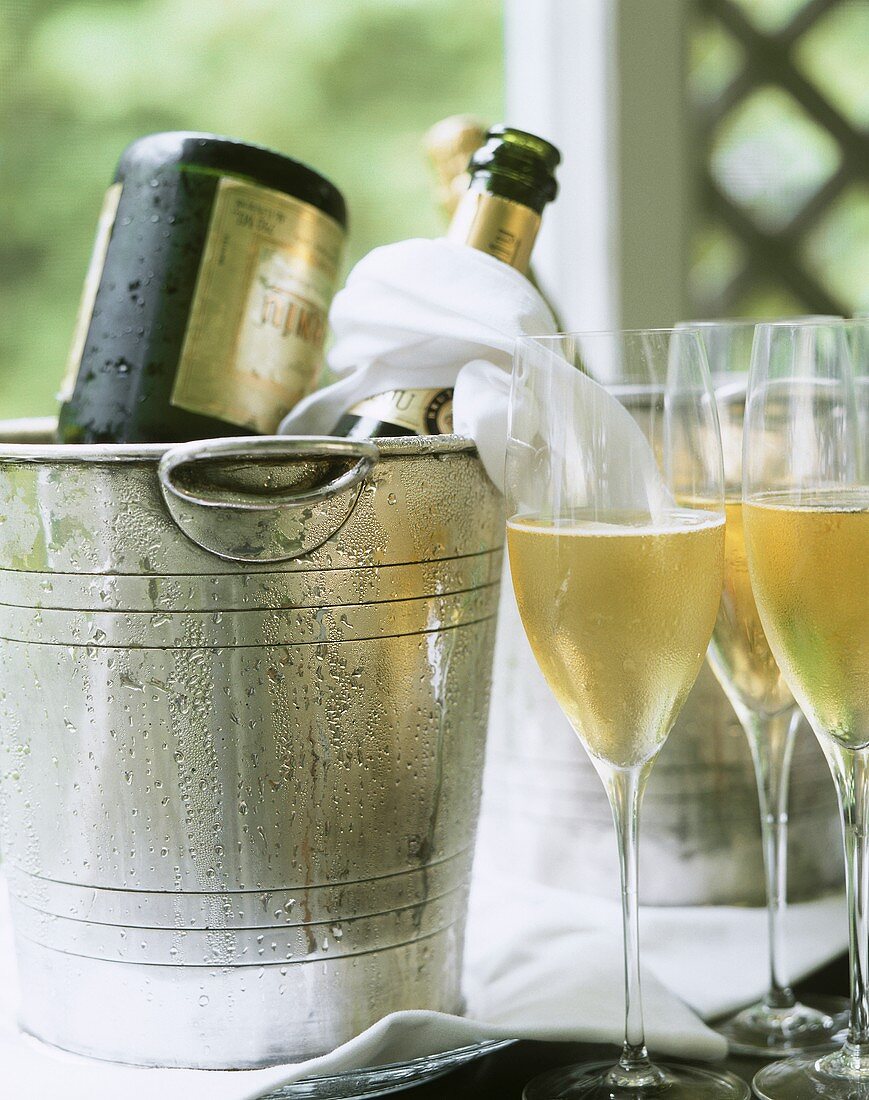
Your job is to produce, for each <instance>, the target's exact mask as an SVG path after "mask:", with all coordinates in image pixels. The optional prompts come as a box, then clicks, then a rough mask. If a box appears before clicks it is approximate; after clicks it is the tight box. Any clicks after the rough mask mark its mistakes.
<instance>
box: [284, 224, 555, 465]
mask: <svg viewBox="0 0 869 1100" xmlns="http://www.w3.org/2000/svg"><path fill="white" fill-rule="evenodd" d="M329 324H330V326H331V329H332V334H333V336H334V343H333V345H332V348H331V350H330V352H329V355H328V362H329V368H330V370H331V372H332V373H333V374H335V375H338V376H339V381H338V382H336V383H335V384H334V385H331V386H328V387H326V388H325V389H322V390H318V391H317V392H316V393H313V394H311V395H310V396H309V397H307V398H306V399H305V400H304V401H300V402H299V404H298V405H296V407H295V408H294V409H293V410H292V411H291V412H290V413H289V415H288V416H286V417H285V419H284V420H283V422H282V424H281V426H280V429H279V430H280V431H281V432H283V433H285V434H301V435H318V434H322V433H329V432H331V430H332V429H333V428H334V426H335V424H336V422H337V421H338V419H339V418H340V416H341V414H342V413H344V412H346V411H347V409H348V408H350V407H351V406H352V405H354V404H355V403H356V402H357V401H359V400H361V399H362V398H363V397H370V396H371V395H372V394H376V393H383V392H385V391H387V390H391V389H402V388H404V389H406V388H408V387H412V386H417V387H420V388H423V389H432V388H434V387H448V386H454V385H455V384H456V378H457V376H458V373H459V371H460V369H461V368H462V367H464V366H465V365H466V364H468V363H474V362H478V361H480V362H481V365H482V364H486V363H487V364H490V365H491V366H493V367H495V368H498V370H499V371H500V372H504V374H499V375H495V376H494V377H495V378H496V379H499V380H500V379H502V378H503V377H506V378H507V388H508V390H509V371H510V366H511V362H512V357H513V343H514V340H515V338H516V337H517V336H518V335H520V334H522V333H526V334H528V335H533V336H543V335H546V334H549V333H552V332H554V331H555V320H554V319H553V317H552V314H551V312H550V310H549V308H548V306H547V305H546V303H545V302H544V300H543V298H541V296H540V294H539V293H538V292H537V290H535V288H534V287H533V286H532V285H531V283H529V281H528V280H527V279H526V278H525V277H524V275H521V274H520V273H519V272H518V271H515V270H514V269H513V268H512V267H510V266H509V265H508V264H505V263H502V262H501V261H500V260H496V259H495V258H494V257H493V256H489V255H487V254H486V253H485V252H480V251H478V250H477V249H474V248H468V247H467V246H466V245H462V244H457V243H455V242H453V241H447V240H445V239H443V238H440V239H438V240H423V239H419V240H410V241H399V242H398V243H397V244H390V245H384V246H383V247H382V248H375V249H374V251H373V252H369V254H368V255H367V256H366V257H365V258H364V259H362V260H360V262H359V263H358V264H357V265H356V267H355V268H354V269H353V270H352V271H351V272H350V275H349V277H348V279H347V284H346V286H345V287H344V289H343V290H341V291H340V292H339V293H338V294H337V295H336V296H335V300H334V302H333V303H332V309H331V311H330V313H329ZM487 377H488V376H487ZM502 392H503V390H502ZM496 403H497V402H496ZM465 405H466V402H464V401H463V400H462V395H461V392H459V393H458V394H457V395H456V401H455V405H454V416H456V415H457V416H458V418H459V419H458V422H457V424H456V430H457V431H461V432H462V433H463V434H471V436H472V438H474V439H477V434H474V433H473V432H468V430H467V429H468V428H469V424H468V423H466V422H465V421H463V420H462V415H463V412H464V411H467V415H468V417H473V415H474V412H473V408H472V407H468V408H467V410H465ZM501 409H502V412H503V415H504V416H505V417H506V402H505V401H504V402H501ZM486 411H487V412H488V411H489V410H488V409H487V410H486ZM504 423H505V424H506V420H505V421H504ZM505 435H506V433H505V432H501V438H502V440H503V438H504V437H505ZM503 454H504V452H503V443H502V448H501V466H503ZM496 466H497V463H496ZM497 476H498V477H499V478H500V473H499V472H498V475H497Z"/></svg>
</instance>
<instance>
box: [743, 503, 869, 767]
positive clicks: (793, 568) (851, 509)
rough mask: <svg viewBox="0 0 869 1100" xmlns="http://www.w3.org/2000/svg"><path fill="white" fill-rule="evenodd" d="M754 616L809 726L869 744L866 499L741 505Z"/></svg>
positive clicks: (852, 744) (851, 743)
mask: <svg viewBox="0 0 869 1100" xmlns="http://www.w3.org/2000/svg"><path fill="white" fill-rule="evenodd" d="M744 516H745V531H746V543H747V549H748V555H749V559H750V560H751V566H752V581H753V584H754V592H755V596H756V597H757V602H758V606H759V608H760V614H761V617H762V619H763V623H764V626H765V628H766V633H767V637H768V638H769V640H770V645H771V647H772V650H773V652H774V653H775V654H776V656H777V658H778V663H779V665H780V666H781V669H782V672H783V673H784V675H785V677H786V679H787V681H788V684H789V685H790V687H791V689H792V691H793V693H794V695H795V696H796V698H797V700H798V702H799V704H800V706H801V707H802V709H803V710H804V711H805V713H806V714H807V715H808V716H809V717H810V718H811V719H812V721H813V725H815V726H816V728H819V729H821V730H824V731H826V732H827V733H828V734H829V735H830V736H831V737H834V738H836V740H837V741H839V742H841V744H843V745H844V746H846V747H847V748H851V749H857V748H862V747H864V746H866V745H869V491H867V490H865V489H860V490H830V491H827V492H822V493H815V494H813V495H812V496H811V497H807V496H805V495H803V496H801V497H797V496H794V495H792V494H788V493H769V494H765V495H764V496H763V497H762V498H760V499H759V500H756V501H752V502H751V503H748V504H745V505H744Z"/></svg>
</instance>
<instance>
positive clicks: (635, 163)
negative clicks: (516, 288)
mask: <svg viewBox="0 0 869 1100" xmlns="http://www.w3.org/2000/svg"><path fill="white" fill-rule="evenodd" d="M689 16H690V2H689V0H505V20H506V72H507V114H506V118H507V120H508V121H509V122H510V124H511V125H514V126H519V127H523V128H525V129H528V130H531V131H532V132H535V133H540V134H541V135H542V136H544V137H548V138H550V139H551V140H552V141H554V142H555V143H556V144H557V145H558V146H559V148H560V149H561V151H562V153H563V155H564V164H563V167H562V168H561V169H560V172H559V176H560V180H561V193H560V196H559V199H558V201H557V202H556V204H555V205H554V206H553V207H552V208H551V209H550V210H548V211H547V213H546V217H545V219H544V229H543V233H542V235H541V240H540V243H539V245H538V246H537V249H535V268H536V269H537V271H538V274H539V276H540V279H541V282H542V284H543V285H544V287H545V289H546V290H547V293H549V294H550V295H551V297H552V299H553V301H554V302H555V304H556V306H557V307H558V310H559V312H560V314H561V317H562V320H563V321H564V323H565V324H566V325H568V326H570V327H573V328H618V327H629V328H636V327H645V326H649V325H669V324H672V323H673V322H675V321H677V320H680V319H684V318H685V317H686V316H688V315H689V313H690V307H689V304H688V265H689V259H690V233H691V227H692V223H693V206H694V203H693V192H694V186H693V180H692V168H691V156H690V140H691V135H690V126H689V120H688V117H687V103H686V98H687V93H686V81H685V70H686V48H687V27H688V20H689Z"/></svg>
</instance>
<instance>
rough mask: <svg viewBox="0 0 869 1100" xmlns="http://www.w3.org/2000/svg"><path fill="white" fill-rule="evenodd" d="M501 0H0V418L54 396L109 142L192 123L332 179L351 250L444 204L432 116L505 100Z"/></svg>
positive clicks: (421, 221) (425, 229)
mask: <svg viewBox="0 0 869 1100" xmlns="http://www.w3.org/2000/svg"><path fill="white" fill-rule="evenodd" d="M502 20H503V13H502V0H475V2H474V3H473V4H472V5H468V3H467V0H352V3H351V2H350V0H315V2H312V3H289V2H288V0H221V2H217V3H216V2H215V0H99V2H96V0H0V417H12V416H37V415H46V414H48V413H51V412H52V411H53V410H54V408H55V399H54V394H55V391H56V389H57V385H58V383H59V381H60V376H61V373H62V370H63V364H64V360H65V358H66V352H67V345H68V342H69V339H70V334H71V332H72V327H73V320H74V317H75V311H76V307H77V304H78V298H79V294H80V292H81V285H82V280H83V278H84V272H85V269H86V266H87V261H88V257H89V255H90V249H91V245H92V241H93V234H94V230H95V226H96V219H97V214H98V212H99V209H100V204H101V201H102V194H103V191H104V190H105V188H106V187H107V185H108V184H109V183H110V181H111V178H112V174H113V172H114V168H115V164H116V161H117V159H118V156H119V154H120V152H121V150H122V149H123V148H124V146H125V145H126V144H127V143H128V142H130V141H132V140H133V139H134V138H136V137H138V136H140V135H141V134H145V133H150V132H153V131H156V130H176V129H180V130H206V131H212V132H215V133H219V134H229V135H231V136H233V137H238V138H241V139H242V140H245V141H252V142H258V143H261V144H264V145H268V146H272V147H273V148H275V149H278V150H280V151H282V152H285V153H287V154H288V155H290V156H293V157H296V158H297V159H299V160H302V161H306V162H308V163H309V164H311V165H312V166H313V167H314V168H316V169H318V170H319V171H321V172H322V173H323V174H324V175H326V176H328V177H329V178H330V179H331V180H332V181H333V182H334V183H336V184H337V185H338V186H339V187H340V188H341V189H342V191H343V192H344V195H345V197H346V199H347V202H348V206H349V210H350V245H349V254H348V256H347V266H349V264H350V263H352V262H353V261H355V260H356V259H358V258H359V257H360V256H361V255H363V254H364V253H365V252H367V251H368V250H369V249H371V248H373V247H374V246H375V245H377V244H382V243H385V242H387V241H392V240H397V239H400V238H402V237H410V236H434V235H436V234H438V233H439V232H441V229H442V222H441V219H440V215H439V212H438V210H437V208H436V203H435V198H434V184H433V181H432V179H431V176H430V173H429V169H428V165H427V164H426V162H425V157H424V153H423V151H422V144H421V139H422V135H423V133H424V132H425V130H426V129H427V128H428V127H429V126H431V125H432V124H433V123H434V122H436V121H437V120H438V119H440V118H442V117H444V116H446V115H449V114H455V113H460V112H470V113H473V114H475V115H479V116H480V117H481V118H482V119H484V120H486V121H489V120H492V121H494V120H498V119H500V117H501V114H502V111H503V32H502Z"/></svg>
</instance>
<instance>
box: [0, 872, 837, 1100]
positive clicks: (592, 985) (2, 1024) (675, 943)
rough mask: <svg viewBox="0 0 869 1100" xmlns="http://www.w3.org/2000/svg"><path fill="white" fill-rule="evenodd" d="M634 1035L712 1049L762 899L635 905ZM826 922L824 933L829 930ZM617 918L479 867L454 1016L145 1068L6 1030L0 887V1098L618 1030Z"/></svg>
mask: <svg viewBox="0 0 869 1100" xmlns="http://www.w3.org/2000/svg"><path fill="white" fill-rule="evenodd" d="M640 920H641V942H642V949H643V959H644V964H645V968H646V969H645V971H644V978H643V981H644V990H643V993H644V1003H645V1016H646V1031H647V1037H648V1040H649V1045H650V1047H651V1049H652V1050H653V1052H656V1053H662V1054H671V1055H677V1056H678V1055H681V1056H685V1057H692V1058H716V1057H720V1056H722V1055H723V1054H724V1041H723V1040H722V1039H721V1038H720V1037H719V1036H718V1035H716V1034H715V1033H714V1032H712V1031H711V1030H709V1029H708V1028H707V1027H706V1026H705V1025H704V1024H703V1023H702V1021H701V1019H700V1017H699V1016H698V1015H697V1014H695V1011H693V1010H692V1007H689V1006H693V1009H694V1010H696V1011H697V1012H699V1013H701V1014H703V1015H705V1016H711V1015H718V1014H720V1013H722V1012H725V1011H729V1010H730V1009H732V1008H734V1007H736V1006H738V1005H740V1004H744V1003H747V1002H749V1001H751V1000H754V999H755V998H756V997H758V996H759V995H760V994H761V993H762V992H763V988H764V978H765V976H766V946H765V945H766V915H765V913H764V911H763V910H760V909H727V908H714V907H710V908H686V909H675V908H674V909H651V908H644V909H643V910H642V912H641V918H640ZM788 925H789V927H788V939H789V944H790V946H791V948H792V953H793V955H794V956H795V957H799V959H800V966H799V968H798V969H797V970H796V971H795V974H794V977H795V978H798V977H800V976H801V975H803V974H805V973H808V972H809V971H811V970H813V969H815V968H816V967H818V966H820V965H822V964H823V963H825V962H827V961H828V960H829V959H831V958H834V957H835V956H836V955H837V954H839V953H840V952H841V950H842V949H843V947H844V945H845V942H846V934H845V915H844V902H843V899H842V897H841V896H839V895H836V896H835V897H830V898H825V899H821V900H819V901H816V902H809V903H805V904H802V905H795V906H792V907H791V909H790V910H789V917H788ZM831 929H833V930H834V931H832V932H831ZM622 981H623V976H622V954H621V918H620V912H619V907H618V905H617V904H616V903H614V902H610V901H605V900H601V899H598V898H590V897H585V896H582V895H578V894H574V893H571V892H569V891H565V890H558V889H555V888H552V887H545V886H540V885H537V884H533V883H528V882H504V881H494V880H488V879H484V878H482V877H480V876H478V877H477V879H476V881H475V883H474V888H473V890H472V896H471V907H470V914H469V925H468V937H467V950H466V965H465V974H464V984H465V993H466V997H467V1015H466V1016H465V1017H457V1016H448V1015H444V1014H441V1013H436V1012H424V1011H417V1012H399V1013H393V1014H392V1015H390V1016H386V1017H384V1018H383V1019H382V1020H380V1021H379V1022H378V1023H377V1024H375V1025H374V1026H373V1027H371V1028H369V1029H368V1030H367V1031H366V1032H364V1033H363V1034H362V1035H359V1036H357V1037H356V1038H355V1039H353V1040H351V1041H350V1042H349V1043H345V1044H344V1045H343V1046H342V1047H339V1048H338V1049H337V1050H335V1051H333V1052H332V1053H330V1054H327V1055H324V1056H323V1057H321V1058H316V1059H312V1060H311V1061H308V1062H305V1063H299V1064H296V1065H292V1066H278V1067H273V1068H270V1069H264V1070H248V1071H242V1072H223V1071H209V1072H206V1071H196V1070H149V1069H139V1068H136V1067H132V1066H120V1065H113V1064H111V1063H108V1062H98V1061H93V1060H90V1059H87V1058H81V1057H78V1056H76V1055H73V1054H67V1053H64V1052H63V1051H57V1050H54V1049H52V1048H51V1047H48V1046H44V1045H43V1044H41V1043H38V1042H36V1041H35V1040H33V1039H31V1038H29V1037H27V1036H24V1035H22V1034H20V1033H19V1032H18V1030H17V1028H16V1026H15V1003H16V992H15V989H16V983H15V968H14V961H13V954H12V937H11V925H10V921H9V912H8V905H7V902H6V892H5V889H2V890H0V1095H3V1096H10V1097H12V1096H14V1097H15V1100H44V1098H45V1097H46V1096H54V1095H57V1096H63V1097H64V1098H65V1100H116V1098H117V1097H118V1096H125V1097H128V1098H129V1100H153V1097H154V1096H158V1095H159V1096H160V1097H161V1100H200V1098H201V1100H206V1098H208V1100H249V1098H253V1097H260V1096H264V1095H266V1094H267V1093H268V1092H270V1091H271V1090H273V1089H276V1088H278V1087H279V1086H281V1085H283V1084H288V1083H290V1082H293V1081H298V1080H300V1079H302V1078H303V1077H306V1076H310V1075H313V1074H331V1073H339V1072H341V1071H343V1070H348V1069H351V1068H362V1067H367V1066H375V1065H382V1064H384V1063H387V1062H392V1061H403V1060H405V1059H408V1058H412V1057H415V1056H418V1055H424V1054H432V1053H436V1052H439V1051H444V1050H450V1049H454V1048H456V1047H461V1046H466V1045H468V1044H470V1043H475V1042H478V1041H479V1040H482V1039H500V1038H535V1039H558V1040H569V1039H578V1040H586V1041H589V1042H592V1041H599V1042H613V1043H618V1042H620V1040H621V1035H622V1024H623V1015H622V1013H623V1007H622V1006H623V1002H622V988H623V986H622Z"/></svg>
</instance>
